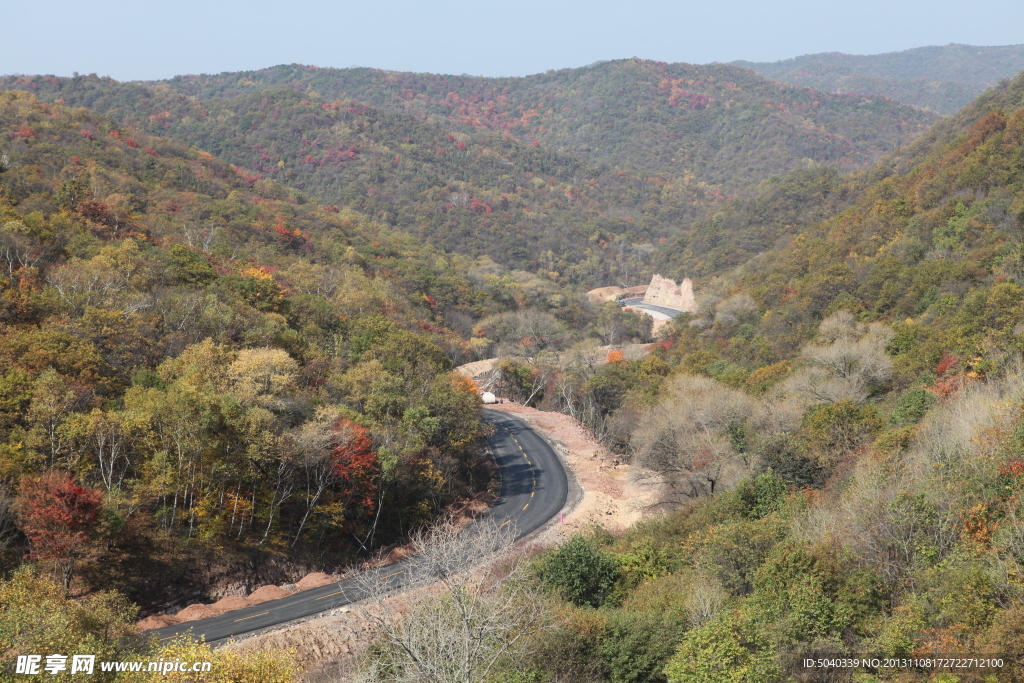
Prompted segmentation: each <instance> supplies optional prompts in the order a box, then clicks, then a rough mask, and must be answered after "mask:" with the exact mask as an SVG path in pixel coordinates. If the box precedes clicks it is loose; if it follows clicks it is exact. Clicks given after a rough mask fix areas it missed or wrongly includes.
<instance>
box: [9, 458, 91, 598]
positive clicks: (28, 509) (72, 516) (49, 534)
mask: <svg viewBox="0 0 1024 683" xmlns="http://www.w3.org/2000/svg"><path fill="white" fill-rule="evenodd" d="M100 505H101V494H100V491H99V490H97V489H87V488H85V487H83V486H80V485H79V484H78V483H77V482H76V481H75V478H74V477H73V476H71V475H70V474H68V473H66V472H58V471H51V472H47V473H46V474H44V475H42V476H40V477H23V478H22V480H21V488H20V490H19V492H18V498H17V500H16V501H15V511H16V513H17V515H18V521H19V522H20V525H21V530H22V531H23V532H25V535H26V536H27V537H28V540H29V545H30V547H31V551H30V552H29V555H28V556H29V558H30V559H31V560H33V561H37V562H46V563H52V565H53V568H54V570H55V572H56V573H58V574H60V576H61V579H62V580H63V583H64V592H65V593H67V592H69V590H70V588H71V576H72V574H73V573H74V569H75V564H76V563H77V561H78V560H79V559H81V558H82V557H83V556H84V554H85V548H86V543H87V542H88V540H89V534H90V532H91V531H92V530H93V529H94V528H95V526H96V521H97V519H98V518H99V515H100Z"/></svg>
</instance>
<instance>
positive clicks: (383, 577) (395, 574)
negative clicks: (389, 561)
mask: <svg viewBox="0 0 1024 683" xmlns="http://www.w3.org/2000/svg"><path fill="white" fill-rule="evenodd" d="M404 573H405V570H404V569H403V570H402V571H400V572H395V573H394V574H388V575H387V576H382V577H381V578H382V579H390V578H391V577H392V576H398V575H399V574H404Z"/></svg>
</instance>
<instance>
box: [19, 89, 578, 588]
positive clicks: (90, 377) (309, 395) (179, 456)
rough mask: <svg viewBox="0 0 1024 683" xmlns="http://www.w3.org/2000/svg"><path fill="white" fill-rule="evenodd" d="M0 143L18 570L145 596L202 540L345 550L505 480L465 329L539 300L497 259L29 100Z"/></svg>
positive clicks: (394, 533)
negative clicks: (485, 259) (52, 569)
mask: <svg viewBox="0 0 1024 683" xmlns="http://www.w3.org/2000/svg"><path fill="white" fill-rule="evenodd" d="M0 131H2V132H3V138H2V142H0V160H2V166H0V265H2V271H0V359H2V360H0V444H2V445H0V463H2V465H0V467H2V470H0V491H2V492H3V494H2V495H0V545H2V546H5V547H6V548H7V555H6V556H5V557H6V558H7V559H8V560H10V559H12V558H13V557H14V556H17V555H20V554H24V553H25V552H30V553H31V556H32V557H33V558H34V559H36V560H38V561H39V562H41V563H43V564H51V565H55V566H58V567H60V568H61V571H62V572H63V576H64V579H65V582H66V584H67V583H68V582H71V581H72V580H74V579H75V577H76V576H80V577H81V579H82V580H83V581H84V582H85V583H86V584H87V585H93V586H96V587H102V588H120V589H122V590H126V591H128V592H129V593H132V594H133V597H135V599H136V600H138V601H139V602H141V603H142V604H147V602H148V601H151V600H156V599H167V598H169V597H174V596H173V595H167V594H164V593H163V591H166V590H167V589H168V588H169V587H170V584H169V583H168V582H174V581H176V580H177V578H178V577H180V576H181V575H182V574H187V573H188V571H189V567H188V563H189V558H190V557H195V556H197V554H198V555H202V554H203V553H204V552H205V551H204V550H203V549H204V548H206V549H210V548H214V547H216V548H221V549H222V551H223V553H222V556H223V557H225V558H227V557H230V556H231V553H232V552H233V550H232V549H237V550H240V551H241V550H245V549H247V548H249V549H254V548H258V547H262V548H265V549H268V552H277V551H283V550H288V549H290V551H289V552H291V553H292V555H293V556H294V557H297V558H302V557H306V558H308V559H309V560H310V561H313V562H341V561H344V560H345V558H351V557H353V556H354V553H355V552H357V551H359V549H360V548H364V549H372V548H373V547H375V546H379V545H381V544H385V543H388V542H391V541H393V540H395V539H397V538H400V537H401V536H402V535H403V534H404V533H405V531H406V530H408V529H409V528H410V527H412V526H415V525H417V524H420V523H422V522H424V521H426V520H428V519H430V518H431V517H432V516H434V515H435V514H437V513H438V512H439V511H440V510H441V509H442V508H443V507H444V506H445V505H447V504H449V503H450V502H452V501H453V500H455V499H456V498H457V497H459V496H463V495H467V494H471V493H473V491H474V488H473V487H474V486H476V487H479V486H481V485H484V484H486V481H487V477H488V475H487V467H488V465H487V464H486V461H485V460H483V459H482V457H481V455H482V451H481V450H480V446H479V439H480V437H482V436H483V435H484V428H483V425H482V423H481V422H480V420H479V416H478V412H479V405H480V403H479V398H478V395H477V393H476V391H475V389H474V387H472V386H470V385H469V384H467V383H466V382H465V381H464V380H462V379H459V378H457V377H456V376H455V375H453V374H452V373H451V369H452V367H453V364H454V363H459V362H464V361H465V360H467V359H472V358H474V357H475V356H474V355H473V351H472V348H471V347H470V345H469V343H468V341H467V340H466V339H465V338H464V337H461V336H460V335H459V334H457V333H455V332H454V331H452V330H451V329H449V328H448V327H447V326H446V322H445V321H446V320H455V321H463V320H467V321H468V320H474V319H477V318H479V317H480V316H483V315H486V314H489V313H497V312H501V311H502V310H505V307H506V305H507V304H506V303H504V302H505V301H508V302H511V301H512V300H513V297H519V298H518V300H519V301H520V302H521V304H522V305H528V303H529V298H528V294H526V293H525V292H526V291H527V290H525V289H524V288H523V287H522V286H520V285H518V284H517V283H516V282H515V281H514V280H509V279H506V280H504V281H500V274H501V271H500V270H495V269H494V268H493V266H494V264H493V263H492V264H491V270H490V271H489V272H490V273H497V274H484V273H482V272H481V271H479V270H477V271H474V272H476V275H472V274H471V273H470V270H471V269H475V268H477V264H475V263H473V262H472V261H470V260H468V259H461V258H459V257H454V256H451V255H448V254H444V253H442V252H439V251H437V250H434V249H432V248H430V247H426V246H424V245H422V244H421V243H419V242H417V241H416V240H415V239H414V238H412V237H410V236H408V235H403V234H401V233H396V232H393V231H391V230H390V229H388V228H386V227H384V226H382V225H380V224H377V223H374V222H373V221H371V220H370V219H368V218H366V217H365V216H363V215H361V214H358V213H356V212H354V211H351V210H349V209H345V210H339V209H337V208H336V207H332V206H323V205H319V204H315V203H312V202H309V201H307V200H306V199H305V198H304V197H303V196H302V195H301V194H300V193H298V192H296V191H294V190H288V189H286V188H284V187H282V186H280V185H278V184H276V183H274V182H272V181H270V180H268V179H260V178H258V177H257V176H255V175H253V174H252V173H251V172H250V171H246V170H242V169H240V168H238V167H235V166H231V165H229V164H227V163H225V162H223V161H221V160H219V159H217V158H216V157H214V156H212V155H210V154H209V153H207V152H201V151H198V150H196V149H195V148H188V147H185V146H183V145H181V144H179V143H176V142H172V141H169V140H167V139H163V138H157V137H152V136H150V135H148V134H146V133H142V132H139V131H136V130H133V129H131V128H126V127H122V126H120V125H119V124H115V123H114V122H113V121H111V120H109V119H105V118H102V117H100V116H98V115H95V114H92V113H90V112H88V111H85V110H82V109H72V108H69V107H66V106H64V105H60V104H54V105H48V104H43V103H41V102H39V101H38V100H37V99H36V98H35V97H34V96H32V95H29V94H26V93H18V92H5V93H2V94H0ZM471 278H475V279H471ZM539 295H540V296H543V297H546V298H550V297H551V295H552V292H551V291H550V290H549V291H547V292H544V293H542V294H539ZM555 303H556V304H557V302H555ZM566 303H569V302H568V301H567V302H566ZM550 306H551V304H548V307H549V308H550ZM554 310H557V306H556V308H555V309H554ZM471 482H476V483H475V484H471ZM481 482H482V483H481ZM55 495H57V496H69V497H70V499H72V500H74V501H77V503H76V505H77V509H78V513H79V514H78V516H77V517H74V518H73V519H71V520H64V521H63V522H61V521H60V520H55V519H49V518H48V517H47V515H48V514H49V513H48V512H47V510H49V509H50V508H48V507H47V505H48V503H47V501H48V500H50V499H51V497H52V496H55ZM73 507H74V506H73ZM15 518H17V519H18V520H19V525H18V528H15V527H14V526H13V525H12V524H11V521H12V520H13V519H15ZM19 528H20V531H19V530H18V529H19ZM22 533H23V534H24V535H22ZM186 541H189V543H188V544H185V542H186ZM26 542H27V547H26ZM179 544H184V545H179ZM12 553H13V554H12ZM87 560H88V561H90V562H89V563H88V568H86V564H84V563H85V561H87ZM93 561H95V562H93ZM79 566H80V567H82V573H80V574H79V573H76V567H79ZM140 567H146V568H147V569H146V571H140ZM161 582H163V583H161Z"/></svg>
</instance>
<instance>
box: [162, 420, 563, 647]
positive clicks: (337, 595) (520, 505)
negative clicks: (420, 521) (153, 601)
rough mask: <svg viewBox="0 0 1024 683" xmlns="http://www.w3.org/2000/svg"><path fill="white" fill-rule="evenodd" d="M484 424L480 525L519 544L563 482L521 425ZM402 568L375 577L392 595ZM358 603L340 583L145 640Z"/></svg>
mask: <svg viewBox="0 0 1024 683" xmlns="http://www.w3.org/2000/svg"><path fill="white" fill-rule="evenodd" d="M484 419H485V420H486V421H487V422H490V423H491V424H493V425H494V426H495V433H494V435H493V436H492V437H491V438H490V439H489V440H488V445H489V446H490V450H491V454H492V455H493V456H494V459H495V461H496V462H497V464H498V468H499V470H500V475H501V496H500V497H499V498H498V500H497V502H495V504H494V505H493V506H492V507H491V508H490V509H489V510H488V511H487V512H486V513H484V515H482V516H481V519H486V518H491V519H494V520H495V521H497V522H498V523H499V524H500V525H502V526H504V525H505V524H514V525H515V528H516V539H520V538H522V537H523V536H526V535H527V534H529V533H530V532H532V531H534V530H536V529H538V528H540V527H541V526H543V525H544V523H545V522H547V521H548V520H549V519H551V518H552V517H554V516H555V515H556V514H558V512H559V511H560V510H561V509H562V507H563V506H564V505H565V501H566V499H567V497H568V493H569V482H568V478H567V477H566V473H565V469H563V467H562V464H561V462H560V461H559V460H558V456H557V455H555V452H554V451H553V450H552V449H551V447H550V446H549V445H548V443H547V442H546V441H545V440H544V439H543V438H541V436H540V435H539V434H537V433H536V432H534V431H533V430H532V429H530V427H528V426H527V425H526V424H525V423H523V422H522V421H521V420H518V419H516V418H514V417H512V416H511V415H509V414H507V413H503V412H500V411H497V410H484ZM475 523H476V522H474V524H475ZM404 563H405V561H399V562H395V563H394V564H390V565H387V566H385V567H383V568H381V569H379V570H376V571H377V572H378V573H379V574H380V578H381V579H382V580H385V581H387V582H388V583H389V584H390V585H391V588H393V589H398V588H401V587H402V586H403V585H404V584H403V576H402V575H403V574H404V573H405V572H404V570H403V565H404ZM364 597H366V595H365V594H364V592H363V590H362V588H361V587H360V586H359V582H358V581H357V580H355V579H346V580H344V581H341V582H339V583H332V584H330V585H327V586H323V587H321V588H311V589H310V590H306V591H302V592H301V593H296V594H294V595H290V596H288V597H287V598H281V599H279V600H271V601H268V602H261V603H260V604H258V605H253V606H252V607H246V608H245V609H239V610H233V611H231V612H226V613H224V614H222V615H220V616H218V617H211V618H209V619H199V620H196V621H187V622H185V623H183V624H177V625H175V626H165V627H164V628H160V629H155V630H153V631H149V632H147V634H146V635H156V637H157V638H159V639H160V640H168V639H170V638H174V637H175V636H178V635H181V634H183V633H186V632H188V631H192V633H193V634H194V635H195V636H196V637H197V638H199V639H200V640H203V641H212V640H220V639H221V638H228V637H230V636H234V635H239V634H242V633H248V632H249V631H256V630H258V629H262V628H267V627H268V626H275V625H277V624H280V623H283V622H286V621H291V620H293V619H299V618H301V617H306V616H310V615H312V614H316V613H318V612H323V611H326V610H329V609H333V608H335V607H339V606H341V605H347V604H349V603H351V602H356V601H357V600H361V599H363V598H364Z"/></svg>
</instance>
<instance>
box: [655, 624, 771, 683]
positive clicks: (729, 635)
mask: <svg viewBox="0 0 1024 683" xmlns="http://www.w3.org/2000/svg"><path fill="white" fill-rule="evenodd" d="M779 675H780V672H779V667H778V664H777V663H776V661H775V653H774V652H773V651H772V649H771V647H770V643H769V642H768V639H767V638H766V637H765V635H764V634H763V633H762V632H761V629H760V628H759V627H758V626H757V625H756V624H754V623H753V622H752V621H751V620H750V619H749V618H747V617H745V616H744V615H743V614H741V613H740V612H738V611H736V610H725V611H723V612H721V613H719V615H718V617H716V618H715V619H713V620H711V621H709V622H708V623H706V624H704V625H703V626H698V627H697V628H695V629H693V630H692V631H690V632H689V633H687V634H686V635H685V636H684V637H683V642H682V643H681V644H680V645H679V649H678V651H676V654H675V656H673V657H672V659H671V660H670V661H669V663H668V665H667V666H666V667H665V676H666V678H667V679H668V683H775V681H777V680H778V679H779Z"/></svg>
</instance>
